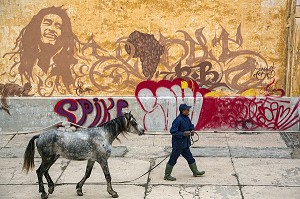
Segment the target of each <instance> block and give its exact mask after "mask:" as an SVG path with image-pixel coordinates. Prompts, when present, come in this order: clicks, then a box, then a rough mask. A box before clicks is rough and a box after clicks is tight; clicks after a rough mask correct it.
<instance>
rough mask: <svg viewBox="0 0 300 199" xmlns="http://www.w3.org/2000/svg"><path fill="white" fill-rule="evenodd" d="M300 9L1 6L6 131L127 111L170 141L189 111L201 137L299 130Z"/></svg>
mask: <svg viewBox="0 0 300 199" xmlns="http://www.w3.org/2000/svg"><path fill="white" fill-rule="evenodd" d="M298 4H299V2H298V1H292V0H284V1H282V0H253V1H249V0H240V1H225V2H224V1H220V0H214V1H211V0H199V1H194V0H193V1H192V0H178V1H173V0H167V1H159V0H149V1H136V0H132V1H123V0H122V1H110V0H104V1H96V0H90V1H87V0H86V1H82V0H75V1H66V0H57V1H55V2H53V1H50V0H43V1H36V0H32V1H19V0H9V1H0V9H1V11H0V27H1V29H0V41H1V42H0V54H1V58H0V69H1V70H0V71H1V72H0V96H1V103H0V108H1V109H0V128H1V130H2V131H18V130H25V129H32V128H35V127H42V126H43V127H44V126H47V125H50V124H52V123H55V122H56V121H57V120H71V121H73V122H76V123H79V124H83V125H86V126H97V125H98V124H100V123H101V122H105V121H107V120H109V119H110V118H113V117H115V116H117V115H118V114H120V113H121V111H122V110H126V109H130V110H132V111H133V112H134V113H135V115H136V117H137V118H138V120H139V121H140V122H141V123H143V124H144V126H145V127H146V128H147V129H148V130H168V128H169V126H170V124H171V121H172V120H173V119H174V117H175V116H176V115H177V114H178V112H177V109H178V106H179V104H180V103H182V102H185V103H188V104H190V105H193V107H194V108H193V111H192V115H191V118H192V120H193V122H194V123H195V125H196V127H197V129H199V130H200V129H202V130H204V129H209V130H232V129H239V130H262V129H271V130H291V129H298V124H299V115H298V110H299V107H298V106H299V99H298V96H299V78H298V77H299V74H298V73H299V71H300V70H299V69H300V68H299V67H300V65H299V61H298V60H299V59H298V54H299V53H298V47H299V44H300V41H299V39H298V38H299V37H298V36H299V28H298V26H299V23H298V22H299V21H298V18H297V17H298V15H299V9H298V7H299V6H297V5H298ZM62 5H63V6H62ZM81 98H82V99H81ZM95 98H97V99H98V101H97V100H96V101H94V100H93V99H95ZM110 98H111V100H109V99H110ZM74 99H81V100H74ZM64 103H66V105H64V106H63V105H62V104H64ZM68 103H69V104H71V105H72V106H74V107H71V109H72V108H73V110H72V111H70V110H67V111H66V110H65V109H66V107H65V106H68V105H67V104H68ZM127 106H128V108H126V107H127ZM82 107H83V108H82ZM99 107H102V108H99ZM106 109H107V110H108V111H106ZM97 110H98V112H97ZM100 110H102V111H104V112H103V113H101V115H100ZM80 111H81V112H80ZM73 112H74V113H73ZM85 115H86V116H87V118H85V117H84V116H85ZM104 116H106V117H104ZM16 123H18V125H16Z"/></svg>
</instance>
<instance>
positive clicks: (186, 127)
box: [170, 114, 194, 149]
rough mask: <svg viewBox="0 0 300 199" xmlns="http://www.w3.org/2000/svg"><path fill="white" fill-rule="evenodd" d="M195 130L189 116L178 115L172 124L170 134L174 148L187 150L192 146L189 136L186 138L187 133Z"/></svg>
mask: <svg viewBox="0 0 300 199" xmlns="http://www.w3.org/2000/svg"><path fill="white" fill-rule="evenodd" d="M191 130H194V125H193V124H192V122H191V120H190V118H189V117H188V116H184V115H182V114H180V115H178V116H177V117H176V119H175V120H174V121H173V123H172V127H171V129H170V133H171V134H172V148H174V149H176V148H181V149H184V148H187V147H190V146H191V140H190V138H189V136H184V132H185V131H191Z"/></svg>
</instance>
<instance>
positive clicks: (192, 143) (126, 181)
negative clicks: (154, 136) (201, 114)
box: [112, 132, 199, 184]
mask: <svg viewBox="0 0 300 199" xmlns="http://www.w3.org/2000/svg"><path fill="white" fill-rule="evenodd" d="M166 135H167V134H166ZM170 135H171V134H170ZM194 135H196V136H197V139H196V140H194V139H193V136H192V135H189V137H190V140H191V145H194V143H195V142H198V141H199V135H198V133H196V132H195V133H194ZM171 154H172V152H171V153H170V154H169V155H167V156H166V157H164V159H162V160H161V161H160V162H159V163H158V164H157V165H155V166H154V167H152V168H151V169H149V170H148V171H147V172H146V173H144V174H142V175H140V176H139V177H137V178H135V179H133V180H125V181H118V182H112V183H115V184H122V183H128V182H133V181H136V180H138V179H140V178H142V177H143V176H145V175H147V174H148V173H150V172H151V171H152V170H154V169H155V168H156V167H158V166H159V165H160V164H161V163H163V162H164V161H165V160H166V159H167V158H168V157H170V155H171Z"/></svg>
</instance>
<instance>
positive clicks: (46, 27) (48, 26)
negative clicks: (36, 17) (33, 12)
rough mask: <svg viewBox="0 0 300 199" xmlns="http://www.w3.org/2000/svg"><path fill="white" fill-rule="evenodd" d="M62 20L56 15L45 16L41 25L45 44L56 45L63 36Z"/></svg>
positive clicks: (42, 38)
mask: <svg viewBox="0 0 300 199" xmlns="http://www.w3.org/2000/svg"><path fill="white" fill-rule="evenodd" d="M61 28H62V18H61V17H60V16H58V15H55V14H48V15H45V17H44V18H43V21H42V23H41V40H42V42H43V43H45V44H51V45H55V44H56V41H57V38H58V37H59V36H61Z"/></svg>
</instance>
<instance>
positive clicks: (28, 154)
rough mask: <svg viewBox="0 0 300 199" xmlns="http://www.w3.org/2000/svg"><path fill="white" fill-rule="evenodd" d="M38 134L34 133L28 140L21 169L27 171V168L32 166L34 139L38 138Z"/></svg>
mask: <svg viewBox="0 0 300 199" xmlns="http://www.w3.org/2000/svg"><path fill="white" fill-rule="evenodd" d="M39 136H40V135H35V136H33V137H32V138H31V140H30V141H29V143H28V145H27V148H26V151H25V153H24V163H23V170H25V171H26V173H28V171H29V169H32V168H34V148H35V146H34V140H35V139H37V138H39Z"/></svg>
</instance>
